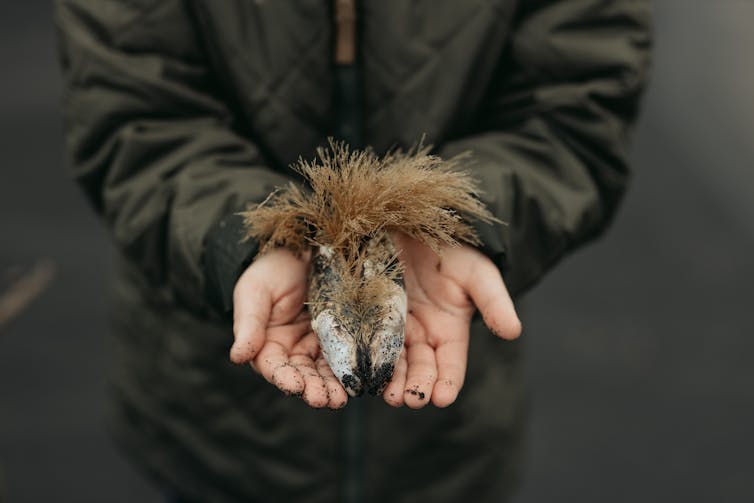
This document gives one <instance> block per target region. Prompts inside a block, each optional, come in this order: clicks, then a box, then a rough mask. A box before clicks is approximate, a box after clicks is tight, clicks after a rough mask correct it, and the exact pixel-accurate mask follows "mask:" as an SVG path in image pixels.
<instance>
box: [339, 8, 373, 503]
mask: <svg viewBox="0 0 754 503" xmlns="http://www.w3.org/2000/svg"><path fill="white" fill-rule="evenodd" d="M333 14H334V16H333V17H334V19H333V21H334V31H335V41H334V42H335V43H334V47H333V49H334V52H333V61H334V63H335V65H334V70H335V82H336V91H335V105H336V113H337V116H336V119H337V121H336V128H335V136H336V137H338V138H339V139H341V140H343V141H345V142H347V143H348V144H349V145H350V146H351V147H352V148H360V147H362V141H363V138H362V122H361V94H362V93H361V79H360V77H361V75H360V69H359V64H358V51H357V40H358V27H357V23H358V8H357V5H356V0H334V12H333ZM366 405H367V404H366V403H364V398H356V399H351V400H349V401H348V405H346V407H345V408H344V409H343V411H342V416H341V418H342V420H341V431H340V446H341V448H340V469H339V470H338V472H339V473H340V475H341V481H340V494H341V500H342V501H343V502H345V503H356V502H361V501H364V450H365V449H364V440H365V433H364V432H365V431H366V427H367V425H366Z"/></svg>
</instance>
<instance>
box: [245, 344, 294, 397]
mask: <svg viewBox="0 0 754 503" xmlns="http://www.w3.org/2000/svg"><path fill="white" fill-rule="evenodd" d="M254 366H255V367H256V369H257V371H259V373H260V374H262V377H264V378H265V379H267V381H268V382H270V383H271V384H273V385H275V386H277V387H278V388H279V389H280V390H281V391H283V392H284V393H287V394H289V395H300V394H301V393H303V391H304V377H303V376H302V375H301V372H299V371H298V369H296V368H295V367H294V366H293V365H291V363H290V361H289V360H288V351H287V350H286V348H285V347H283V345H281V344H280V343H279V342H276V341H267V343H266V344H265V345H264V346H263V347H262V349H261V351H260V352H259V354H258V355H257V357H256V359H255V360H254Z"/></svg>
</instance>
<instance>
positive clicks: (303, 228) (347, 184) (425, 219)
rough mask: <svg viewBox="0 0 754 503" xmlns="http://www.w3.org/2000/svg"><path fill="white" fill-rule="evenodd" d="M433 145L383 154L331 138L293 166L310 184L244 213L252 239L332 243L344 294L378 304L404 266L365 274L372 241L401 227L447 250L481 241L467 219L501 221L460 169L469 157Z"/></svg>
mask: <svg viewBox="0 0 754 503" xmlns="http://www.w3.org/2000/svg"><path fill="white" fill-rule="evenodd" d="M430 150H431V147H425V146H422V145H421V144H419V145H417V146H416V147H414V148H412V149H410V150H408V151H402V150H393V151H391V152H389V153H388V154H387V155H385V156H384V157H382V158H380V157H379V156H377V155H376V154H375V153H374V152H373V151H372V150H371V149H367V150H362V151H357V150H350V149H349V148H348V146H347V145H345V144H344V143H338V142H334V141H331V142H330V147H329V149H325V148H320V149H318V150H317V155H318V157H317V159H315V160H313V161H306V160H303V159H299V161H298V163H297V164H295V165H294V166H293V167H292V169H294V170H295V171H296V172H298V173H299V174H301V175H302V176H303V177H304V179H305V180H306V181H307V182H308V184H309V187H310V189H311V190H307V191H305V190H304V189H303V188H302V187H300V186H298V185H295V184H293V183H289V184H288V185H287V186H286V187H284V188H281V189H278V190H277V191H275V192H273V193H272V194H270V196H269V197H268V198H267V199H266V200H265V201H264V202H262V203H261V204H259V205H256V206H255V207H252V208H250V209H249V210H248V211H245V212H243V213H242V216H243V217H244V221H245V223H246V225H247V227H248V233H247V236H246V237H247V238H253V239H256V240H257V241H259V243H260V254H262V253H265V252H266V251H268V250H269V249H271V248H273V247H280V246H282V247H286V248H288V249H290V250H292V251H293V252H295V253H298V254H300V253H303V252H304V251H305V250H306V249H308V248H310V247H313V246H321V245H326V246H329V247H331V248H332V249H333V250H334V251H335V252H336V253H339V254H340V256H342V257H343V258H344V260H345V264H344V266H345V270H347V271H349V274H347V275H345V276H344V278H343V285H342V287H343V290H344V291H343V294H344V297H345V298H348V299H350V301H351V302H354V303H361V305H363V306H365V308H366V307H367V306H370V305H374V304H375V303H379V302H380V296H381V294H382V292H383V290H384V283H383V281H382V280H387V281H389V280H390V279H391V278H392V277H394V276H398V275H400V274H401V272H402V271H401V268H400V265H395V266H393V267H390V268H387V269H386V270H384V271H382V273H381V274H377V275H376V276H378V278H377V279H373V280H370V279H368V278H364V277H363V274H362V272H363V270H364V261H365V260H370V258H369V257H367V255H366V254H365V252H364V250H363V244H364V242H365V239H367V238H370V237H376V236H379V235H380V233H382V232H388V233H390V232H402V233H404V234H407V235H409V236H411V237H413V238H415V239H417V240H418V241H420V242H422V243H424V244H425V245H427V246H428V247H430V248H431V249H432V250H434V251H435V252H436V253H440V251H441V248H442V247H443V246H445V245H450V246H456V245H458V244H459V243H460V242H466V243H470V244H479V238H478V236H477V234H476V232H475V231H474V229H473V227H472V226H471V225H469V224H468V223H467V222H466V221H465V220H464V217H466V218H475V219H478V220H481V221H483V222H488V223H489V222H493V221H497V220H496V219H495V218H494V217H493V216H492V214H491V213H490V212H489V211H488V210H487V209H486V207H485V206H484V204H483V203H482V202H481V201H480V200H479V199H478V194H479V190H478V188H477V185H476V182H475V180H474V179H473V178H472V177H471V175H470V174H469V173H468V172H466V171H463V170H461V169H460V165H461V163H462V162H463V161H464V160H465V159H466V156H465V155H461V156H457V157H454V158H451V159H449V160H443V159H442V158H440V157H438V156H436V155H431V154H430V153H429V152H430ZM371 259H374V257H372V258H371ZM383 259H385V258H384V257H383ZM391 262H393V261H391V260H389V259H387V260H385V261H384V262H382V263H391ZM381 284H382V285H383V286H380V285H381ZM349 303H350V302H349Z"/></svg>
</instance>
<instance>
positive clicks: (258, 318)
mask: <svg viewBox="0 0 754 503" xmlns="http://www.w3.org/2000/svg"><path fill="white" fill-rule="evenodd" d="M271 309H272V295H271V294H270V291H269V289H268V288H267V287H265V286H264V285H263V284H260V282H259V281H256V280H255V278H254V277H253V276H251V275H249V274H246V273H244V274H243V275H241V277H240V278H239V280H238V282H237V283H236V287H235V289H234V291H233V337H235V341H234V342H233V346H231V348H230V359H231V361H232V362H233V363H239V364H240V363H246V362H249V361H251V360H253V359H254V357H255V356H256V355H257V353H258V352H259V350H260V349H261V348H262V345H263V344H264V341H265V338H266V334H267V325H268V322H269V318H270V310H271Z"/></svg>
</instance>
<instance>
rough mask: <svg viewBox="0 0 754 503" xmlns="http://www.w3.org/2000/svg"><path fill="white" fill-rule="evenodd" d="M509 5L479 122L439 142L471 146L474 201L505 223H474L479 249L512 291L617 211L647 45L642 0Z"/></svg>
mask: <svg viewBox="0 0 754 503" xmlns="http://www.w3.org/2000/svg"><path fill="white" fill-rule="evenodd" d="M519 4H520V7H519V9H520V11H519V12H518V13H517V17H516V19H515V21H514V26H513V32H512V36H511V39H510V41H509V44H508V46H507V48H506V49H505V53H504V55H503V57H502V59H501V61H502V63H501V64H500V67H499V69H498V70H499V71H498V72H497V76H496V77H495V78H494V79H493V85H492V88H491V89H490V91H489V95H488V99H487V101H486V102H485V103H484V106H483V107H482V112H481V117H480V121H479V123H480V124H481V126H480V127H479V128H478V129H477V130H475V131H474V132H473V133H472V134H470V135H468V136H464V137H461V138H458V139H455V140H453V141H450V142H448V143H446V144H445V145H444V146H443V148H442V149H441V151H440V153H441V155H443V156H451V155H455V154H458V153H461V152H463V151H468V150H470V151H472V153H473V154H474V159H475V160H474V162H473V167H472V169H473V170H474V172H475V175H476V177H477V178H478V179H479V181H480V182H481V186H482V187H483V190H484V194H482V199H483V200H484V201H485V203H487V204H488V206H489V208H490V209H491V211H492V212H493V213H494V214H495V216H497V217H498V218H499V219H500V220H502V221H504V222H505V224H501V225H497V224H496V225H489V226H488V225H483V224H480V225H478V227H477V228H478V231H479V233H480V235H481V238H482V241H483V243H484V246H483V248H482V250H483V251H484V252H485V253H486V254H487V255H488V256H489V257H491V258H492V259H493V260H494V261H495V262H496V263H497V265H498V266H499V267H500V268H501V270H502V272H503V276H504V278H505V281H506V285H507V286H508V289H509V290H510V291H511V293H512V294H513V295H517V294H520V293H521V292H523V291H524V290H525V289H526V288H528V287H529V286H531V285H532V284H534V283H535V282H537V281H538V280H539V279H540V278H541V277H542V275H543V274H544V273H545V272H546V271H547V269H548V268H550V267H551V266H552V265H554V264H555V263H556V262H557V261H558V260H559V259H560V258H562V257H563V256H564V255H565V254H566V253H567V252H568V251H569V250H572V249H573V248H574V247H576V246H577V245H579V244H582V243H584V242H586V241H588V240H589V239H591V238H594V237H595V236H597V235H598V234H600V233H601V232H602V231H603V230H604V229H605V228H606V226H607V225H608V223H609V221H610V220H611V218H612V216H613V214H614V213H615V210H616V207H617V204H618V202H619V200H620V199H621V195H622V193H623V191H624V190H625V188H626V185H627V183H628V178H629V172H628V167H627V159H626V158H627V141H628V135H629V131H630V127H631V124H632V122H633V121H634V119H635V116H636V112H637V106H638V100H639V97H640V94H641V90H642V88H643V86H644V83H645V79H646V74H647V66H648V59H649V48H650V34H649V32H650V28H649V6H648V2H647V1H646V0H612V1H604V0H527V1H525V2H519Z"/></svg>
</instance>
